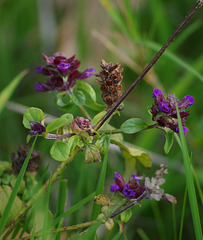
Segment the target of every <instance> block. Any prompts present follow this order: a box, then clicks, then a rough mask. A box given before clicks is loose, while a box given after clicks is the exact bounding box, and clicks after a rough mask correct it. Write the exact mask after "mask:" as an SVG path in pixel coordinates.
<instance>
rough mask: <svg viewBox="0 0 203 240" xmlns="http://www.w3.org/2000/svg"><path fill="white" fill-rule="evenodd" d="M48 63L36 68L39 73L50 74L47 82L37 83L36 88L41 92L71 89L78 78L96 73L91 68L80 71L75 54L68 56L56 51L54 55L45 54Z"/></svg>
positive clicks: (81, 78)
mask: <svg viewBox="0 0 203 240" xmlns="http://www.w3.org/2000/svg"><path fill="white" fill-rule="evenodd" d="M43 56H44V59H45V61H46V62H47V64H46V65H45V66H39V67H37V68H36V70H37V72H38V73H39V74H43V75H45V76H48V78H47V82H46V83H40V82H38V83H36V84H35V86H34V88H35V89H36V90H37V91H39V92H47V91H53V90H57V91H60V92H61V91H70V89H71V88H72V87H73V86H74V85H75V82H76V80H83V79H85V78H88V77H90V76H92V75H94V73H93V72H94V71H95V69H93V68H89V69H86V70H85V71H84V72H79V71H78V67H79V66H80V61H78V60H77V59H75V56H72V57H70V58H66V57H65V56H64V55H63V54H62V53H55V54H54V55H53V56H52V57H48V56H46V55H45V54H43Z"/></svg>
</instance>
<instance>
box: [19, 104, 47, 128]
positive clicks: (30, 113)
mask: <svg viewBox="0 0 203 240" xmlns="http://www.w3.org/2000/svg"><path fill="white" fill-rule="evenodd" d="M42 118H43V112H42V110H41V109H39V108H35V107H31V108H28V109H27V110H26V111H25V112H24V115H23V125H24V126H25V128H28V129H31V127H30V123H29V122H30V121H34V122H40V121H41V120H42Z"/></svg>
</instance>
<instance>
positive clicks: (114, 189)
mask: <svg viewBox="0 0 203 240" xmlns="http://www.w3.org/2000/svg"><path fill="white" fill-rule="evenodd" d="M119 189H120V188H119V186H118V184H112V185H111V188H110V191H111V192H116V191H118V190H119Z"/></svg>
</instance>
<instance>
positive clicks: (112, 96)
mask: <svg viewBox="0 0 203 240" xmlns="http://www.w3.org/2000/svg"><path fill="white" fill-rule="evenodd" d="M101 68H102V71H101V72H100V73H99V74H96V76H97V77H100V78H101V81H100V80H98V79H96V81H97V82H98V83H99V84H100V85H101V91H102V98H103V101H104V102H105V104H106V105H107V106H108V107H109V108H111V106H112V105H113V104H114V103H115V102H116V101H117V100H118V99H119V98H120V97H121V95H122V94H121V89H122V85H121V81H122V79H123V76H122V75H121V73H122V71H123V68H121V69H119V68H120V64H118V63H116V64H115V65H113V64H112V63H106V62H105V61H104V60H101ZM118 110H121V109H120V107H119V108H118Z"/></svg>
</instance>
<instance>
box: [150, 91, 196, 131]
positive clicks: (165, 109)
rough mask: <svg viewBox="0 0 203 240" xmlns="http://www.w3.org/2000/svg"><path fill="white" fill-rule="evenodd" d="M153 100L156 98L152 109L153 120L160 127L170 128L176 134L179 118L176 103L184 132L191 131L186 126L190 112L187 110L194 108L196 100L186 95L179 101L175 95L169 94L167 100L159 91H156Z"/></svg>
mask: <svg viewBox="0 0 203 240" xmlns="http://www.w3.org/2000/svg"><path fill="white" fill-rule="evenodd" d="M152 98H154V104H153V105H152V108H151V113H152V120H153V121H156V122H157V123H158V125H159V126H160V127H168V128H170V129H171V130H173V131H174V132H179V131H178V117H177V111H176V103H177V106H178V110H179V113H180V117H181V120H182V124H183V131H184V133H185V132H186V131H189V130H188V128H186V127H185V126H184V123H185V122H186V121H187V117H188V116H189V111H186V108H187V107H189V106H192V104H193V103H194V98H193V97H192V96H189V95H186V96H185V97H184V98H183V99H182V100H178V99H177V98H176V97H175V95H174V94H168V96H167V98H165V97H164V95H163V93H162V91H161V90H159V89H154V91H153V94H152Z"/></svg>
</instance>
